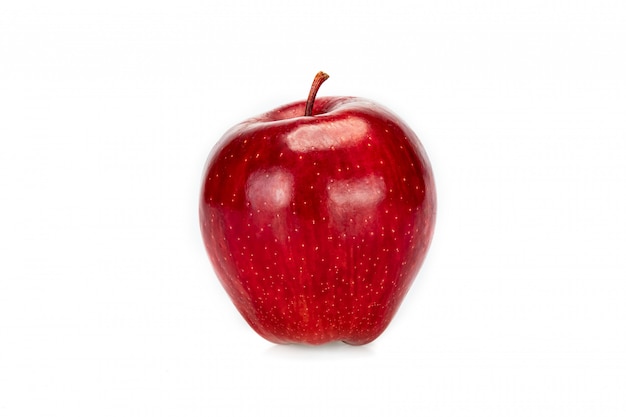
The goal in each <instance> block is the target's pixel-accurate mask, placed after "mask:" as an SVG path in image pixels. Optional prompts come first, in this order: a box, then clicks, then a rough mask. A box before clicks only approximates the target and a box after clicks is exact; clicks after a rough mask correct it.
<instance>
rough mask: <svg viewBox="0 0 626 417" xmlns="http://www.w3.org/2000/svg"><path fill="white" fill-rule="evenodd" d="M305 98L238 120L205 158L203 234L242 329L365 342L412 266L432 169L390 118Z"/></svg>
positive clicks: (404, 287)
mask: <svg viewBox="0 0 626 417" xmlns="http://www.w3.org/2000/svg"><path fill="white" fill-rule="evenodd" d="M327 78H328V76H327V75H326V74H325V73H323V72H320V73H318V74H317V76H316V77H315V80H314V82H313V85H312V87H311V90H310V93H309V97H308V99H307V100H306V101H300V102H296V103H292V104H287V105H285V106H282V107H279V108H277V109H275V110H272V111H270V112H268V113H265V114H262V115H260V116H258V117H254V118H251V119H249V120H247V121H244V122H242V123H240V124H238V125H236V126H235V127H233V128H231V129H230V130H229V131H227V132H226V133H225V134H224V136H223V137H222V138H221V140H220V141H219V142H218V143H217V145H216V146H215V147H214V149H213V150H212V152H211V154H210V155H209V158H208V161H207V164H206V166H205V170H204V176H203V183H202V189H201V196H200V210H199V212H200V227H201V232H202V237H203V240H204V244H205V246H206V250H207V253H208V255H209V258H210V260H211V262H212V264H213V266H214V269H215V272H216V275H217V277H218V278H219V280H220V281H221V284H222V285H223V287H224V288H225V290H226V292H227V293H228V295H229V296H230V298H231V299H232V302H233V303H234V305H235V306H236V308H237V309H238V310H239V312H240V313H241V315H242V316H243V317H244V319H245V320H246V321H247V322H248V324H249V325H250V326H251V327H252V328H253V329H254V330H255V331H256V332H257V333H258V334H260V335H261V336H263V337H264V338H266V339H267V340H269V341H271V342H275V343H281V344H283V343H303V344H311V345H319V344H323V343H327V342H331V341H343V342H345V343H348V344H353V345H361V344H365V343H368V342H371V341H372V340H374V339H376V338H377V337H378V336H379V335H380V334H381V333H382V332H383V331H384V330H385V328H386V327H387V326H388V325H389V323H390V321H391V319H392V318H393V316H394V314H395V313H396V311H397V310H398V307H399V306H400V303H401V301H402V300H403V298H404V297H405V295H406V293H407V291H408V290H409V287H410V286H411V283H412V282H413V281H414V279H415V276H416V274H417V272H418V270H419V268H420V266H421V265H422V262H423V260H424V257H425V255H426V252H427V250H428V247H429V244H430V242H431V239H432V235H433V228H434V223H435V211H436V198H435V185H434V181H433V174H432V170H431V166H430V162H429V160H428V157H427V156H426V153H425V151H424V148H423V147H422V145H421V143H420V142H419V140H418V138H417V136H416V135H415V133H413V131H412V130H411V129H410V128H409V127H408V126H407V125H406V124H405V123H404V122H402V121H401V120H400V119H399V118H398V116H396V115H395V114H393V113H392V112H391V111H390V110H387V109H386V108H385V107H382V106H381V105H379V104H376V103H374V102H372V101H370V100H366V99H363V98H356V97H320V98H318V99H316V98H315V97H316V94H317V91H318V89H319V87H320V85H321V84H322V83H323V82H324V80H326V79H327Z"/></svg>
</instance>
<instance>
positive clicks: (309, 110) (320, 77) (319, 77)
mask: <svg viewBox="0 0 626 417" xmlns="http://www.w3.org/2000/svg"><path fill="white" fill-rule="evenodd" d="M328 77H329V75H328V74H326V73H325V72H324V71H320V72H318V73H317V74H315V78H314V79H313V84H311V91H309V97H308V98H307V99H306V107H305V108H304V115H305V116H313V103H314V102H315V96H316V95H317V90H319V89H320V86H321V85H322V83H323V82H324V81H326V80H327V79H328Z"/></svg>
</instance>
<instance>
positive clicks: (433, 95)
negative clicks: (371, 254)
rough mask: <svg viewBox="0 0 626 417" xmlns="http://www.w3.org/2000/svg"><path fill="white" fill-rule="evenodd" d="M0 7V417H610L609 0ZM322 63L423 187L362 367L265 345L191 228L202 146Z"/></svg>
mask: <svg viewBox="0 0 626 417" xmlns="http://www.w3.org/2000/svg"><path fill="white" fill-rule="evenodd" d="M0 4H1V5H0V141H1V142H0V415H2V416H7V417H17V416H63V417H68V416H116V417H122V416H177V417H180V416H209V415H210V416H228V415H237V416H249V415H273V416H294V415H296V416H301V417H303V416H335V415H336V416H339V415H341V416H352V415H358V416H374V415H376V416H381V415H385V416H409V415H411V416H416V415H423V416H467V415H471V416H474V415H475V416H568V417H571V416H603V417H609V416H624V415H626V302H625V300H626V256H625V255H626V254H625V249H626V239H625V236H626V221H625V220H624V218H625V217H624V213H626V63H625V61H624V57H625V55H624V53H625V51H626V24H625V22H626V6H625V3H624V2H623V1H621V0H615V1H610V0H593V1H590V0H589V1H583V0H581V1H545V0H526V1H519V2H514V1H496V0H484V1H478V0H473V1H446V2H438V1H429V2H425V1H419V2H404V1H393V0H385V1H378V2H373V1H364V0H360V1H349V2H346V1H344V2H342V1H338V0H335V1H326V0H313V1H310V2H295V1H269V0H267V1H244V2H237V1H228V2H227V1H224V2H219V3H218V2H215V1H213V2H211V1H199V0H198V1H186V0H177V1H147V0H113V1H106V2H95V1H89V2H84V1H78V0H77V1H69V0H63V1H54V2H50V1H2V2H1V3H0ZM318 70H324V71H326V72H328V73H329V74H330V75H331V78H330V79H329V80H328V81H327V82H326V83H325V84H324V86H323V87H322V90H321V92H320V95H344V94H345V95H357V96H364V97H368V98H371V99H374V100H376V101H379V102H381V103H383V104H384V105H386V106H388V107H390V108H391V109H393V110H394V111H395V112H396V113H398V114H399V115H400V116H401V117H402V118H403V119H404V120H405V121H406V122H407V123H408V124H409V125H411V126H412V127H413V128H414V130H415V131H416V132H417V134H418V135H419V136H420V138H421V140H422V142H423V144H424V146H425V147H426V149H427V150H428V152H429V155H430V158H431V161H432V164H433V167H434V171H435V176H436V181H437V186H438V193H439V217H438V224H437V228H436V232H435V240H434V242H433V245H432V247H431V251H430V254H429V256H428V258H427V262H426V264H425V265H424V268H423V269H422V271H421V273H420V275H419V277H418V279H417V281H416V283H415V285H414V286H413V288H412V290H411V292H410V294H409V296H408V297H407V299H406V300H405V303H404V304H403V305H402V307H401V310H400V312H399V314H398V315H397V316H396V318H395V320H394V321H393V323H392V325H391V326H390V327H389V328H388V330H387V331H386V332H385V333H384V334H383V335H382V336H381V337H380V338H379V339H378V340H377V341H375V342H374V343H372V344H370V345H367V346H364V347H349V346H345V345H341V344H339V345H330V346H326V347H321V348H306V347H295V346H291V347H289V346H274V345H272V344H270V343H268V342H266V341H265V340H263V339H261V338H260V337H259V336H257V335H256V334H255V333H254V332H253V331H252V330H251V329H250V328H248V326H247V325H246V324H245V322H244V321H243V320H242V319H241V318H240V316H239V315H238V313H237V312H236V310H235V309H234V307H233V306H232V304H231V303H230V300H229V299H228V297H227V296H226V294H225V292H224V291H223V289H222V288H221V287H220V285H219V283H218V282H217V279H216V278H215V276H214V274H213V272H212V268H211V266H210V263H209V261H208V258H207V256H206V255H205V252H204V247H203V245H202V241H201V238H200V233H199V228H198V219H197V202H198V194H199V187H200V180H201V174H202V168H203V165H204V162H205V159H206V157H207V155H208V153H209V151H210V149H211V148H212V146H213V145H214V144H215V142H216V141H217V140H218V139H219V137H220V136H221V135H222V133H223V132H224V131H225V130H226V129H228V128H229V127H230V126H232V125H233V124H235V123H237V122H239V121H241V120H243V119H245V118H247V117H250V116H253V115H256V114H258V113H262V112H264V111H266V110H270V109H272V108H273V107H276V106H278V105H281V104H285V103H287V102H290V101H295V100H302V99H304V98H305V96H306V94H307V93H308V89H309V86H310V82H311V80H312V78H313V75H314V74H315V73H316V72H317V71H318Z"/></svg>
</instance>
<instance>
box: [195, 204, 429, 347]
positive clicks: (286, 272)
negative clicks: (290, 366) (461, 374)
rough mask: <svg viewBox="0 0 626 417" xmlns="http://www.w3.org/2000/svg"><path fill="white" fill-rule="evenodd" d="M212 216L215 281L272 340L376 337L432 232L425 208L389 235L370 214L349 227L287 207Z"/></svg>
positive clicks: (208, 229) (209, 231) (209, 232)
mask: <svg viewBox="0 0 626 417" xmlns="http://www.w3.org/2000/svg"><path fill="white" fill-rule="evenodd" d="M395 209H397V207H395ZM380 210H381V211H382V212H383V213H384V212H389V210H390V208H386V207H385V206H384V205H383V206H381V207H380ZM403 210H407V209H406V207H403ZM208 214H209V215H208V219H209V220H208V222H206V223H205V224H203V228H204V229H205V230H204V231H205V233H204V236H205V237H206V238H207V247H208V248H210V250H209V254H210V257H211V260H212V263H213V265H214V266H215V269H216V272H217V275H218V278H219V279H220V281H221V283H222V285H223V286H224V288H225V289H226V291H227V293H228V294H229V296H230V297H231V299H232V301H233V303H234V305H235V306H236V307H237V309H238V310H239V312H240V313H241V315H242V316H243V317H244V319H245V320H246V321H247V322H248V324H249V325H250V326H251V327H252V328H253V329H254V330H255V331H256V332H257V333H258V334H259V335H261V336H262V337H264V338H265V339H267V340H269V341H271V342H273V343H278V344H288V343H302V344H311V345H319V344H324V343H328V342H332V341H343V342H345V343H348V344H351V345H362V344H366V343H369V342H371V341H373V340H374V339H376V338H377V337H378V336H379V335H380V334H381V333H382V332H383V331H384V330H385V329H386V328H387V326H388V325H389V323H390V321H391V319H392V318H393V316H394V315H395V313H396V311H397V310H398V308H399V306H400V302H401V300H402V299H403V298H404V296H405V295H406V293H407V291H408V289H409V287H410V286H411V283H412V282H413V280H414V277H415V275H416V273H417V270H418V269H419V267H420V265H421V260H423V259H424V255H425V252H426V250H427V244H425V243H424V242H429V241H430V234H431V233H432V230H431V227H429V225H428V223H427V222H426V221H425V219H428V218H430V216H429V214H428V213H424V212H421V213H420V212H418V211H416V212H415V213H413V215H412V216H405V217H404V218H403V220H404V221H403V222H401V223H397V225H396V226H394V228H392V229H389V230H387V231H386V233H385V232H381V228H382V230H385V227H384V226H381V224H379V223H377V222H376V221H373V219H372V220H371V221H370V222H369V223H367V224H368V225H369V226H368V227H364V226H363V224H361V227H359V228H356V229H350V228H347V227H339V226H340V225H338V224H337V221H336V220H337V219H336V216H335V218H333V217H332V216H329V218H327V220H326V223H325V224H324V223H323V221H322V220H317V221H316V222H313V221H310V222H309V224H308V225H307V224H302V223H303V222H302V221H300V220H299V219H295V218H290V217H289V216H288V215H286V214H285V215H284V216H282V217H281V216H280V215H278V216H272V217H273V218H272V219H268V218H259V217H258V213H255V212H254V210H251V211H250V212H229V213H224V212H222V211H220V210H217V209H214V210H209V212H208ZM354 217H355V216H351V218H352V220H353V221H354ZM394 217H395V216H394ZM373 218H375V216H374V217H373ZM333 219H334V220H333ZM362 220H363V219H362ZM320 222H322V223H320ZM346 224H348V223H346ZM344 226H345V225H344ZM374 231H377V232H376V233H375V232H374Z"/></svg>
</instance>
